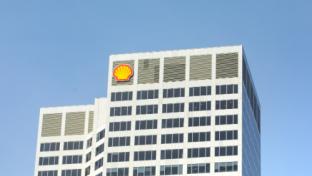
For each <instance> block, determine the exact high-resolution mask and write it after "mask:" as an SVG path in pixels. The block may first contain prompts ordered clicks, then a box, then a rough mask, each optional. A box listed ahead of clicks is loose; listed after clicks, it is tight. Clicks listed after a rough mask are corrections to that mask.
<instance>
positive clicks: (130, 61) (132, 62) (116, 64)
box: [110, 60, 135, 86]
mask: <svg viewBox="0 0 312 176" xmlns="http://www.w3.org/2000/svg"><path fill="white" fill-rule="evenodd" d="M121 64H129V65H130V67H131V68H132V70H133V71H134V61H133V60H127V61H115V62H113V69H112V73H110V74H112V85H113V86H119V85H132V84H133V76H132V77H131V78H130V79H129V80H128V81H116V80H115V78H114V76H113V72H114V68H116V67H117V66H118V65H121ZM134 74H135V73H134Z"/></svg>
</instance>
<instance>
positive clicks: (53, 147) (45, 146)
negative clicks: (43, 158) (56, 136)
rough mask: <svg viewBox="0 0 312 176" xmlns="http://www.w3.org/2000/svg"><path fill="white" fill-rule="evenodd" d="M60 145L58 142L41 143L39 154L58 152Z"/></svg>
mask: <svg viewBox="0 0 312 176" xmlns="http://www.w3.org/2000/svg"><path fill="white" fill-rule="evenodd" d="M59 150H60V143H59V142H51V143H41V144H40V152H50V151H59Z"/></svg>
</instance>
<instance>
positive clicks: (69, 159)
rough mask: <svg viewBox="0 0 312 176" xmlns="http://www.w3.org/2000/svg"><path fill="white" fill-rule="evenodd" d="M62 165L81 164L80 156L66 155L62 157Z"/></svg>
mask: <svg viewBox="0 0 312 176" xmlns="http://www.w3.org/2000/svg"><path fill="white" fill-rule="evenodd" d="M62 163H63V164H78V163H82V156H81V155H66V156H63V162H62Z"/></svg>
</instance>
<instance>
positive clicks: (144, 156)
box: [134, 150, 156, 161]
mask: <svg viewBox="0 0 312 176" xmlns="http://www.w3.org/2000/svg"><path fill="white" fill-rule="evenodd" d="M144 160H156V151H155V150H154V151H137V152H134V161H144Z"/></svg>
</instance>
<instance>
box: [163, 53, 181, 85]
mask: <svg viewBox="0 0 312 176" xmlns="http://www.w3.org/2000/svg"><path fill="white" fill-rule="evenodd" d="M184 80H185V57H171V58H165V60H164V82H175V81H184Z"/></svg>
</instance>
